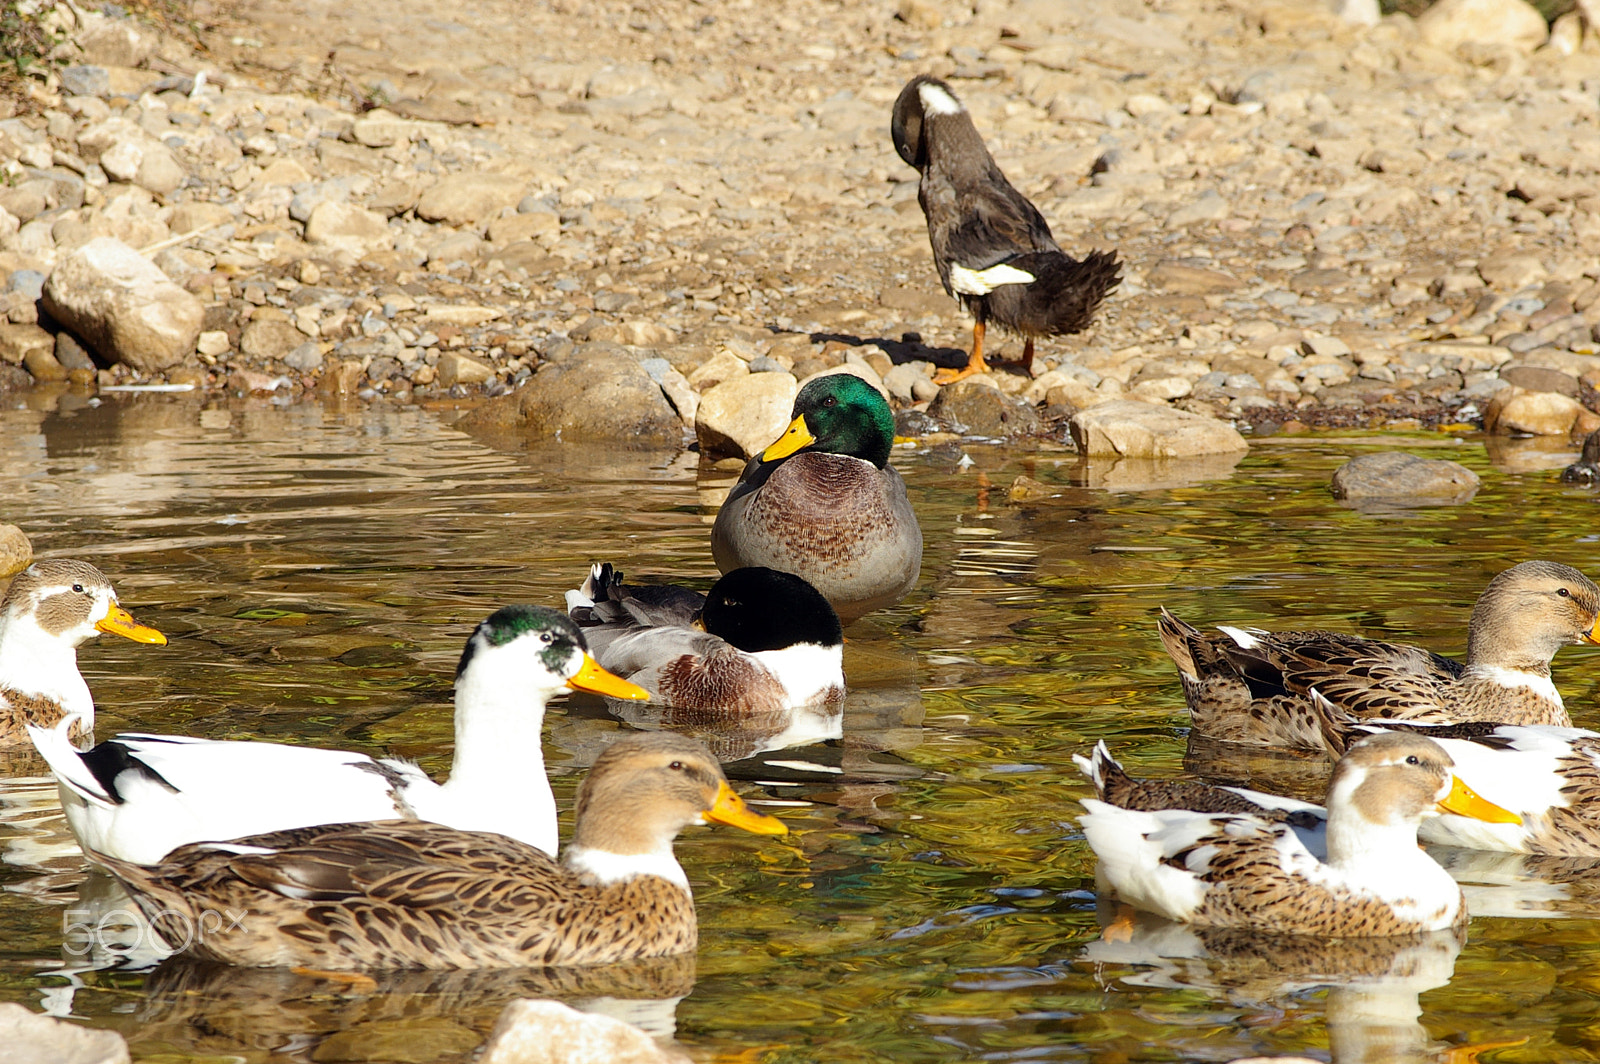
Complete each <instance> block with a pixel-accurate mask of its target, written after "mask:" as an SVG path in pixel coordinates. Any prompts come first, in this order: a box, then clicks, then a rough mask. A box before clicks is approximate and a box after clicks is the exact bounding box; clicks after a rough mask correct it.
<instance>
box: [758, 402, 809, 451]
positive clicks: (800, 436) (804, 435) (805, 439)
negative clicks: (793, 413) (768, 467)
mask: <svg viewBox="0 0 1600 1064" xmlns="http://www.w3.org/2000/svg"><path fill="white" fill-rule="evenodd" d="M816 442H817V438H816V437H815V436H813V435H811V430H810V429H809V428H807V427H806V416H805V415H804V414H801V415H800V416H799V417H797V418H795V419H794V420H793V421H791V422H789V428H788V430H787V431H785V432H784V434H783V435H782V436H779V437H778V438H777V440H776V441H775V442H774V443H773V444H772V446H771V447H768V448H767V449H766V450H764V451H762V452H761V460H762V461H763V462H776V461H777V460H778V459H780V458H787V457H789V456H790V455H791V454H794V452H796V451H798V450H799V449H800V448H802V447H809V446H811V445H812V444H813V443H816Z"/></svg>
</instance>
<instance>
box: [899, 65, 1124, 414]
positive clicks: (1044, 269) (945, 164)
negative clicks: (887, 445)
mask: <svg viewBox="0 0 1600 1064" xmlns="http://www.w3.org/2000/svg"><path fill="white" fill-rule="evenodd" d="M889 132H890V136H891V137H892V138H893V140H894V149H895V151H896V152H898V153H899V154H900V158H901V159H904V160H905V162H906V164H907V165H908V166H913V167H916V169H917V171H918V172H919V173H920V174H921V175H922V178H921V181H920V182H919V184H918V186H917V202H918V203H920V204H921V205H922V213H923V215H924V217H926V218H927V220H928V242H929V243H930V244H931V245H932V247H933V262H934V265H935V266H936V267H937V268H938V270H939V281H940V283H941V284H943V285H944V290H945V291H946V292H947V293H949V294H950V295H952V296H954V297H955V298H957V299H959V300H961V302H962V303H963V304H965V305H966V308H967V310H969V311H970V312H971V313H972V316H973V318H974V322H973V326H972V351H971V354H970V356H969V359H968V362H967V365H966V368H964V369H962V370H959V371H955V372H950V371H945V372H942V373H940V374H939V375H938V376H936V377H935V378H934V380H935V381H936V382H938V383H940V384H948V383H950V382H951V381H957V380H960V379H961V378H963V377H966V376H969V375H971V374H973V373H983V372H985V371H986V370H987V369H988V366H987V365H986V363H985V362H984V358H983V336H984V329H985V327H986V326H987V324H988V323H989V322H991V321H992V322H994V323H995V324H997V325H999V326H1000V327H1001V328H1003V329H1007V330H1009V331H1011V332H1014V333H1018V334H1020V335H1021V336H1022V337H1024V344H1023V349H1022V366H1023V369H1024V370H1025V371H1026V370H1030V369H1031V368H1032V366H1033V342H1034V340H1035V339H1039V338H1043V337H1047V336H1061V335H1064V334H1068V333H1076V332H1082V331H1083V330H1084V329H1087V328H1088V327H1089V323H1090V322H1091V321H1092V320H1093V318H1094V312H1095V308H1096V307H1098V306H1099V305H1100V302H1101V300H1103V299H1105V297H1106V293H1108V292H1110V291H1111V289H1113V288H1115V287H1116V286H1117V282H1118V281H1120V280H1121V277H1120V276H1119V275H1118V269H1119V265H1120V264H1119V263H1118V262H1117V255H1116V252H1114V251H1109V252H1107V251H1091V252H1089V254H1088V256H1087V257H1085V258H1084V259H1082V260H1081V261H1080V260H1078V259H1075V258H1073V257H1072V256H1071V255H1068V254H1067V253H1066V252H1064V251H1062V250H1061V246H1060V245H1059V244H1057V243H1056V241H1055V238H1054V237H1053V236H1052V235H1051V234H1050V225H1049V223H1047V222H1046V221H1045V220H1044V215H1042V214H1040V213H1039V209H1038V208H1037V207H1035V206H1034V205H1033V204H1032V203H1031V202H1029V201H1028V198H1027V197H1026V196H1024V195H1023V194H1022V193H1020V192H1018V191H1017V190H1016V189H1015V188H1013V187H1012V185H1011V182H1010V181H1007V180H1006V175H1005V174H1003V173H1001V172H1000V167H999V166H997V165H995V161H994V157H993V156H991V155H990V154H989V149H988V148H986V147H985V146H984V143H983V138H982V137H980V136H979V135H978V130H977V127H976V126H974V125H973V124H972V116H971V115H970V114H968V113H967V109H966V108H965V107H963V106H962V104H961V101H960V100H958V99H957V98H956V95H955V93H953V92H951V91H950V86H948V85H946V84H945V83H944V82H942V81H940V80H938V79H937V78H932V77H928V76H927V75H925V74H919V75H918V76H917V77H914V78H912V79H911V80H910V81H908V82H907V83H906V86H905V88H903V89H901V90H900V96H899V98H898V99H896V100H895V103H894V116H893V118H892V120H891V122H890V129H889Z"/></svg>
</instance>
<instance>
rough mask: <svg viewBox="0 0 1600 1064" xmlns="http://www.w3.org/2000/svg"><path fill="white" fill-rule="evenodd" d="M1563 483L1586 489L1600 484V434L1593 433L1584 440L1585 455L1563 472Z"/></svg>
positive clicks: (1580, 456)
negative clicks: (1579, 485) (1577, 485)
mask: <svg viewBox="0 0 1600 1064" xmlns="http://www.w3.org/2000/svg"><path fill="white" fill-rule="evenodd" d="M1561 482H1562V483H1563V484H1582V485H1584V486H1586V487H1593V486H1594V485H1596V484H1600V432H1591V433H1589V435H1588V436H1586V437H1585V438H1584V441H1583V453H1582V454H1580V455H1579V456H1578V460H1577V461H1576V462H1573V463H1572V464H1571V465H1569V466H1567V468H1565V469H1563V470H1562V471H1561Z"/></svg>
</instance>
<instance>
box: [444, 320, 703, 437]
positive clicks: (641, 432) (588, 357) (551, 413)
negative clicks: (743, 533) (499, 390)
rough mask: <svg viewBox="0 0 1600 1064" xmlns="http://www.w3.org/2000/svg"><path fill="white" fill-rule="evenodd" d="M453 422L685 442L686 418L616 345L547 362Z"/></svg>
mask: <svg viewBox="0 0 1600 1064" xmlns="http://www.w3.org/2000/svg"><path fill="white" fill-rule="evenodd" d="M589 346H591V347H593V348H604V347H606V346H607V345H602V344H596V345H589ZM456 426H457V427H458V428H461V429H465V430H467V431H469V432H470V431H484V432H490V433H516V434H518V435H521V436H524V437H525V438H527V439H531V440H564V441H569V442H570V441H578V440H593V441H602V440H605V441H611V442H615V443H627V444H631V445H633V446H638V447H679V446H681V445H682V444H683V422H682V421H681V420H680V419H679V418H678V414H677V412H676V411H674V410H673V409H672V406H671V405H670V404H669V403H668V402H667V398H666V396H664V395H662V394H661V387H660V385H658V384H656V382H655V381H653V380H651V379H650V374H649V373H647V372H645V370H644V368H643V367H642V366H640V365H639V362H638V360H636V359H634V358H632V357H628V356H626V355H621V354H619V353H618V352H617V351H615V350H585V348H579V349H578V350H577V351H576V352H574V353H573V354H572V355H570V356H568V357H567V358H564V359H562V360H561V361H559V362H550V363H546V364H545V365H544V366H541V367H540V369H539V372H537V373H535V374H534V375H533V376H532V377H530V378H528V382H527V383H526V384H524V385H523V386H522V387H521V388H520V389H518V390H517V391H515V392H513V393H511V394H510V395H503V396H500V397H499V398H497V399H491V400H490V401H489V402H487V403H484V404H483V405H482V406H480V407H478V408H477V409H476V410H473V411H471V412H470V413H468V414H467V415H465V416H464V417H462V418H461V420H459V421H457V422H456Z"/></svg>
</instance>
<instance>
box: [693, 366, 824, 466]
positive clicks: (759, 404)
mask: <svg viewBox="0 0 1600 1064" xmlns="http://www.w3.org/2000/svg"><path fill="white" fill-rule="evenodd" d="M799 390H800V388H799V385H798V384H797V383H796V382H795V379H794V378H793V377H791V376H790V375H789V374H787V373H751V374H747V375H746V376H743V377H734V378H732V379H731V380H725V381H723V382H722V383H720V384H718V385H715V386H714V387H712V388H708V389H707V390H706V392H705V394H704V395H702V396H700V405H699V406H698V408H697V409H696V413H695V423H694V429H695V435H696V437H698V438H699V440H700V450H701V453H703V454H705V455H708V456H712V457H719V458H721V457H732V458H753V457H755V456H756V455H757V454H760V453H761V451H762V450H764V449H765V448H766V447H767V446H768V445H769V444H771V443H772V442H773V441H774V440H776V439H777V438H778V437H779V436H782V435H783V432H784V430H785V429H786V428H787V427H788V425H789V416H790V414H791V412H792V411H793V409H794V397H795V395H796V394H797V393H798V392H799Z"/></svg>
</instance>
